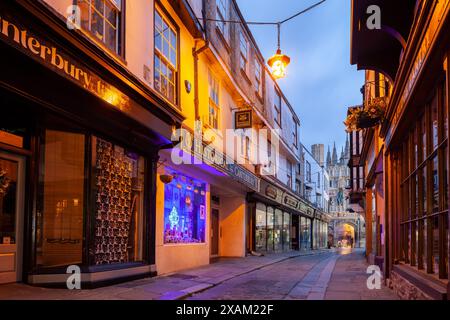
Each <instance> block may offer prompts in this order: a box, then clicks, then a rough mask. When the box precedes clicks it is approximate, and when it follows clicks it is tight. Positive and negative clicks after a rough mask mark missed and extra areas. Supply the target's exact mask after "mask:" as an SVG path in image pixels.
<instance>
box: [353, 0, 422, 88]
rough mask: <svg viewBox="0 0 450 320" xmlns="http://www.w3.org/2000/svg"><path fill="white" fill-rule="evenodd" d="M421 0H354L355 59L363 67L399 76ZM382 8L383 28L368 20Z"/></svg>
mask: <svg viewBox="0 0 450 320" xmlns="http://www.w3.org/2000/svg"><path fill="white" fill-rule="evenodd" d="M418 2H419V1H417V0H395V1H393V0H352V21H351V63H352V64H356V65H357V66H358V69H360V70H367V69H368V70H375V71H379V72H381V73H383V74H384V75H386V76H387V77H388V78H390V80H392V81H393V80H395V77H396V74H397V70H398V67H399V64H400V58H401V54H402V52H403V50H404V47H405V45H406V41H407V40H408V36H409V32H410V29H411V25H412V23H413V19H414V12H415V10H416V3H418ZM373 5H375V6H378V7H379V8H380V21H381V29H373V30H372V29H369V27H368V25H367V21H368V20H369V18H370V17H371V16H372V14H373V11H369V13H368V9H369V7H370V6H373Z"/></svg>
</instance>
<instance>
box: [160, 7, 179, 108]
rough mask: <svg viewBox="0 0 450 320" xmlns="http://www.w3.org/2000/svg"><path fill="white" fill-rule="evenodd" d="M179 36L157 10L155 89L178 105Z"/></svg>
mask: <svg viewBox="0 0 450 320" xmlns="http://www.w3.org/2000/svg"><path fill="white" fill-rule="evenodd" d="M177 55H178V34H177V31H176V30H175V28H174V27H173V26H172V25H171V24H170V23H169V22H168V20H167V19H166V18H165V17H164V16H163V15H162V14H161V13H160V12H159V11H158V10H155V89H156V90H158V92H160V93H161V94H162V95H163V96H164V97H165V98H167V99H168V100H169V101H170V102H172V103H173V104H177V73H178V67H177V64H178V56H177Z"/></svg>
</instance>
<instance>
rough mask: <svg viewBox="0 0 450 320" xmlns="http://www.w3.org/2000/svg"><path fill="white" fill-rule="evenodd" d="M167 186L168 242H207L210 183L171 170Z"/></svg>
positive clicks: (165, 231) (165, 238)
mask: <svg viewBox="0 0 450 320" xmlns="http://www.w3.org/2000/svg"><path fill="white" fill-rule="evenodd" d="M170 174H171V175H172V176H174V179H173V180H172V182H170V183H168V184H166V185H165V187H164V243H166V244H167V243H203V242H205V228H206V184H205V183H203V182H201V181H199V180H195V179H193V178H190V177H187V176H184V175H181V174H179V173H178V172H176V171H170Z"/></svg>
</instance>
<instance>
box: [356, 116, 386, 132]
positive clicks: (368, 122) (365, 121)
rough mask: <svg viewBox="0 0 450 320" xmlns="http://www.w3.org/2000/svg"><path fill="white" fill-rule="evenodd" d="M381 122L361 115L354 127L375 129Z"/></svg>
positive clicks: (378, 119) (379, 119)
mask: <svg viewBox="0 0 450 320" xmlns="http://www.w3.org/2000/svg"><path fill="white" fill-rule="evenodd" d="M380 121H381V118H372V117H371V116H370V115H369V114H367V113H362V114H361V116H360V117H359V118H358V119H357V120H356V127H357V128H358V129H360V130H361V129H368V128H372V127H375V126H376V125H378V124H379V123H380Z"/></svg>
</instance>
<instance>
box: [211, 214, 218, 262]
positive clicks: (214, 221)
mask: <svg viewBox="0 0 450 320" xmlns="http://www.w3.org/2000/svg"><path fill="white" fill-rule="evenodd" d="M218 255H219V210H217V209H212V211H211V256H212V257H214V256H218Z"/></svg>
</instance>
